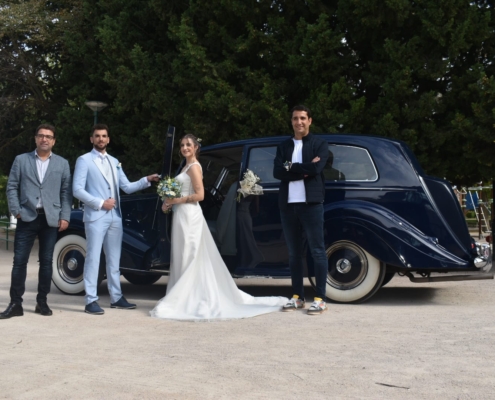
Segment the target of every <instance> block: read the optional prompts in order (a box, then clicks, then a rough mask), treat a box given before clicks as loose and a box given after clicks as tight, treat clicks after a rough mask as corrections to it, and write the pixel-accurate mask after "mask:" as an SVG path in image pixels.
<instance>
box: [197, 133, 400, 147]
mask: <svg viewBox="0 0 495 400" xmlns="http://www.w3.org/2000/svg"><path fill="white" fill-rule="evenodd" d="M314 135H315V136H318V137H321V138H322V139H325V140H331V141H332V142H335V143H342V144H351V143H352V144H354V145H356V146H360V145H361V146H366V147H368V146H370V145H371V144H373V143H377V142H381V143H383V144H385V143H388V144H389V145H396V146H397V145H398V146H400V147H404V146H405V147H407V145H406V144H405V143H404V142H402V141H401V140H397V139H390V138H385V137H381V136H373V135H362V134H341V133H339V134H333V133H315V134H314ZM291 137H292V136H290V135H280V136H267V137H255V138H250V139H241V140H232V141H229V142H223V143H217V144H213V145H208V146H205V147H204V148H202V149H201V150H202V151H209V150H214V149H222V148H228V147H240V146H245V145H255V146H256V145H269V144H278V143H280V142H282V141H284V140H286V139H289V138H291Z"/></svg>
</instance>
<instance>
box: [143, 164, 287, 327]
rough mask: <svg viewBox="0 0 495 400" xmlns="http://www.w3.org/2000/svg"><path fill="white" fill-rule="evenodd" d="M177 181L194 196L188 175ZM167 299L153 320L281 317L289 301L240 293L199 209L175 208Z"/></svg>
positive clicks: (192, 205) (185, 192)
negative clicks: (282, 308) (274, 314)
mask: <svg viewBox="0 0 495 400" xmlns="http://www.w3.org/2000/svg"><path fill="white" fill-rule="evenodd" d="M194 164H197V165H200V164H199V163H193V164H191V165H189V166H187V167H186V168H185V170H184V171H183V172H181V173H180V174H179V175H177V177H176V179H177V180H178V181H179V182H181V183H182V189H181V193H182V195H183V196H189V195H190V194H193V193H194V191H193V188H192V182H191V178H190V177H189V175H188V174H187V171H188V169H189V168H190V167H191V166H192V165H194ZM173 209H174V216H173V223H172V253H171V265H170V276H169V280H168V285H167V293H166V296H165V297H164V298H162V299H161V300H160V301H159V302H158V303H157V305H156V306H155V308H154V309H153V310H152V311H151V312H150V314H151V316H152V317H154V318H164V319H173V320H192V321H201V320H221V319H238V318H247V317H254V316H256V315H261V314H266V313H270V312H274V311H278V310H280V309H281V307H282V306H283V305H284V304H285V303H286V302H287V301H288V299H287V298H285V297H253V296H251V295H249V294H247V293H245V292H243V291H241V290H239V289H238V288H237V286H236V284H235V283H234V280H233V278H232V277H231V275H230V272H229V271H228V269H227V266H226V265H225V263H224V262H223V260H222V257H221V256H220V253H219V251H218V249H217V246H216V244H215V241H214V240H213V237H212V235H211V233H210V230H209V229H208V226H207V224H206V220H205V218H204V216H203V212H202V210H201V207H200V205H199V203H185V204H177V205H174V207H173Z"/></svg>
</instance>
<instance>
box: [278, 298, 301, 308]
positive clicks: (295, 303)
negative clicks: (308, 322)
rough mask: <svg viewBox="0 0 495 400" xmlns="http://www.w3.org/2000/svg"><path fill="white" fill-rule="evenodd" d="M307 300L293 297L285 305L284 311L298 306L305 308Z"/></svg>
mask: <svg viewBox="0 0 495 400" xmlns="http://www.w3.org/2000/svg"><path fill="white" fill-rule="evenodd" d="M305 304H306V302H305V301H304V300H303V299H296V298H295V297H293V298H292V299H290V300H289V302H288V303H287V304H286V305H284V306H283V308H282V311H294V310H297V309H298V308H304V305H305Z"/></svg>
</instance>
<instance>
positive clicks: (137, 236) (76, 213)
mask: <svg viewBox="0 0 495 400" xmlns="http://www.w3.org/2000/svg"><path fill="white" fill-rule="evenodd" d="M83 215H84V212H83V211H82V210H80V209H77V210H73V211H72V212H71V216H70V222H69V227H68V229H67V230H66V231H64V232H62V233H61V234H60V235H59V237H61V236H65V235H67V234H69V233H70V234H77V235H79V236H82V237H86V233H85V229H84V222H83ZM129 221H130V220H129V217H126V220H125V223H124V226H123V235H122V252H121V257H120V267H121V268H125V269H135V270H148V269H149V268H150V265H151V253H152V251H153V249H154V248H155V247H156V245H157V241H155V242H153V243H151V242H150V240H149V239H147V238H145V237H144V235H143V234H142V233H140V230H139V224H138V222H137V221H131V222H129Z"/></svg>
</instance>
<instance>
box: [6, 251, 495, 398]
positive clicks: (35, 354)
mask: <svg viewBox="0 0 495 400" xmlns="http://www.w3.org/2000/svg"><path fill="white" fill-rule="evenodd" d="M35 261H36V256H35V255H33V256H32V257H31V262H30V264H29V268H28V284H27V292H26V295H25V296H24V308H25V315H24V316H23V317H20V318H12V319H10V320H2V321H0V332H1V334H0V376H1V379H0V381H1V384H0V388H1V390H0V398H8V399H10V398H15V399H33V398H36V399H44V398H47V399H71V398H75V399H103V398H105V399H218V398H220V399H233V398H236V399H330V398H342V399H362V398H367V399H383V398H387V399H489V398H494V397H495V357H494V352H495V350H494V349H495V322H494V317H493V316H494V315H495V291H494V282H493V281H471V282H452V283H436V284H413V283H410V282H409V281H408V280H407V279H406V278H394V279H393V280H392V281H391V282H390V283H389V284H388V285H387V286H386V287H385V288H383V289H382V290H380V291H379V292H378V294H377V295H375V296H374V297H373V298H372V299H371V300H370V301H369V302H367V303H365V304H362V305H330V310H329V311H328V312H327V313H325V314H323V315H321V316H316V317H315V316H313V317H311V316H307V315H305V314H304V313H303V312H293V313H281V312H280V313H273V314H268V315H263V316H259V317H256V318H251V319H245V320H238V321H227V322H215V323H192V322H169V321H159V320H155V319H151V318H150V317H149V316H148V312H149V311H150V310H151V309H152V308H153V306H154V304H155V302H156V301H157V300H158V299H159V298H160V297H162V296H163V294H164V292H165V287H166V278H162V279H161V280H160V281H158V283H156V284H155V285H153V286H148V287H138V286H133V285H131V284H129V283H127V282H126V281H125V280H124V279H123V280H122V282H123V284H122V286H123V290H124V293H125V295H126V297H127V298H128V300H130V301H132V302H136V303H137V304H138V308H137V309H136V310H132V311H124V310H115V309H110V308H109V296H108V292H107V291H106V289H105V288H103V290H102V294H101V301H100V304H101V305H102V306H103V307H104V308H105V315H103V316H90V315H88V314H85V313H84V312H83V303H84V301H83V298H82V297H80V296H65V295H62V294H61V293H60V292H59V291H58V290H57V289H56V288H54V287H52V293H51V294H50V296H49V304H50V306H51V307H52V309H53V311H54V315H53V316H52V317H41V316H39V315H37V314H34V312H33V310H34V306H35V297H36V286H37V270H36V263H35ZM11 263H12V251H5V250H3V249H2V250H0V308H1V309H2V310H3V309H4V308H5V307H6V305H7V303H8V301H9V295H8V294H9V286H10V271H11ZM238 284H239V285H240V286H241V288H242V289H243V290H245V291H247V292H249V293H251V294H254V295H272V294H273V295H278V294H281V295H290V286H289V284H290V282H289V281H287V280H243V281H238ZM308 292H309V293H308V294H311V295H312V294H313V293H312V291H311V289H310V288H308Z"/></svg>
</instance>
